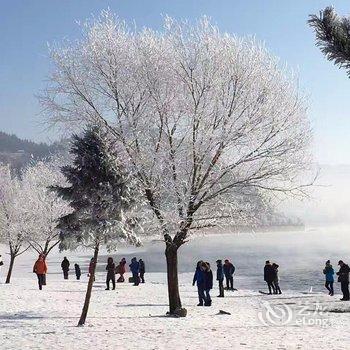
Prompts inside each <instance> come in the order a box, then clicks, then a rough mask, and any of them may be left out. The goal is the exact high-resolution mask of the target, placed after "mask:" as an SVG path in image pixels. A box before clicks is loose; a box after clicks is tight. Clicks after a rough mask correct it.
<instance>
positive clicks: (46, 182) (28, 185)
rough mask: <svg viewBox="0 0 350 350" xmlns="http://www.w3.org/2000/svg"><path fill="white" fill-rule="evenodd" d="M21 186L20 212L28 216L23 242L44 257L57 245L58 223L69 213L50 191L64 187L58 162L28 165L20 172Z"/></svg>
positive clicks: (66, 206) (63, 201) (64, 204)
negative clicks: (21, 200)
mask: <svg viewBox="0 0 350 350" xmlns="http://www.w3.org/2000/svg"><path fill="white" fill-rule="evenodd" d="M21 182H22V191H23V192H24V193H25V198H24V200H23V203H22V210H25V211H26V212H27V213H30V215H29V219H28V220H27V225H26V226H27V235H26V241H27V242H28V243H29V245H30V246H31V247H32V248H33V249H34V250H35V251H36V252H37V253H39V254H44V256H45V257H46V256H47V255H48V254H49V253H50V251H51V250H52V249H53V248H54V247H56V246H57V245H58V244H59V242H60V238H59V234H60V230H59V229H58V228H57V224H58V219H59V218H60V217H62V216H64V215H66V214H68V213H70V212H71V208H70V206H69V204H68V202H66V201H65V200H63V199H62V198H61V197H59V196H58V195H57V193H56V192H54V191H52V190H51V189H50V187H52V186H60V185H65V184H66V180H65V177H64V176H63V174H62V173H61V170H60V161H59V159H55V158H54V159H51V160H47V161H39V162H35V163H32V164H30V165H29V166H27V167H26V168H25V169H24V171H23V173H22V181H21Z"/></svg>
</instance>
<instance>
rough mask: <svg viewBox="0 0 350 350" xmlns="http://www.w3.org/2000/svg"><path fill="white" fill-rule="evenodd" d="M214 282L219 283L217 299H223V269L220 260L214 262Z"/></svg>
mask: <svg viewBox="0 0 350 350" xmlns="http://www.w3.org/2000/svg"><path fill="white" fill-rule="evenodd" d="M216 280H217V281H218V282H219V295H218V298H223V297H224V269H223V266H222V260H216Z"/></svg>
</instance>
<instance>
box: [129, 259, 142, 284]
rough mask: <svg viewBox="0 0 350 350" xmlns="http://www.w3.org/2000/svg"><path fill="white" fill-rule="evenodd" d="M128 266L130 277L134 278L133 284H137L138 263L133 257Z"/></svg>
mask: <svg viewBox="0 0 350 350" xmlns="http://www.w3.org/2000/svg"><path fill="white" fill-rule="evenodd" d="M129 267H130V271H131V273H132V278H133V280H134V286H138V285H139V284H140V278H139V270H140V264H139V262H138V261H137V259H136V258H135V257H134V258H132V259H131V264H130V265H129Z"/></svg>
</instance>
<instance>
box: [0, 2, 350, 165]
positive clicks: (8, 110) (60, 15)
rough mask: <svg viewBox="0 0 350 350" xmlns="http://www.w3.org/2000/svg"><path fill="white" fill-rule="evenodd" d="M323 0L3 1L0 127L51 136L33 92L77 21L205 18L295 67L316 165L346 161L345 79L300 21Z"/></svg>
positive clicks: (349, 128) (348, 105) (340, 7)
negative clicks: (104, 16)
mask: <svg viewBox="0 0 350 350" xmlns="http://www.w3.org/2000/svg"><path fill="white" fill-rule="evenodd" d="M329 1H330V0H329ZM329 1H321V0H317V1H316V0H293V1H290V0H216V1H214V0H197V1H195V0H153V1H148V0H109V1H108V0H31V1H30V0H26V1H24V0H1V2H0V130H3V131H6V132H10V133H15V134H17V135H18V136H20V137H25V138H29V139H33V140H40V141H49V140H50V139H51V140H52V139H53V138H54V137H55V134H54V132H52V131H51V132H49V133H48V132H46V131H44V128H43V126H42V125H40V121H41V119H40V117H39V116H38V114H39V111H40V108H39V105H38V102H37V99H36V97H35V94H38V93H39V92H40V90H41V89H42V88H43V87H44V85H45V78H46V77H47V75H48V73H49V71H50V62H49V60H48V57H47V43H48V42H54V41H55V42H57V41H58V42H59V41H62V40H63V39H64V38H69V39H74V38H78V37H79V35H80V30H79V27H78V25H77V24H76V21H77V20H84V19H86V18H88V17H90V16H91V14H98V13H99V12H100V11H101V10H102V9H105V8H107V7H109V8H110V9H111V10H113V12H115V13H117V14H118V15H119V16H120V17H122V18H124V19H126V20H135V21H136V23H137V24H138V26H139V27H142V26H149V27H152V28H156V29H159V28H161V25H162V17H161V15H162V14H168V15H171V16H174V17H176V18H187V19H190V20H191V19H194V18H198V17H200V16H201V15H208V16H210V17H211V18H212V20H213V22H215V23H216V24H217V25H218V26H219V28H220V29H221V30H223V31H227V32H230V33H236V34H238V35H252V34H253V35H255V36H256V38H257V39H259V40H261V41H264V42H265V44H266V46H267V47H268V48H269V49H270V51H271V52H272V53H274V54H275V55H277V56H279V57H280V58H281V60H282V61H285V62H287V63H288V64H289V66H290V67H292V68H293V69H295V70H297V71H298V72H299V76H300V86H301V87H302V89H303V91H304V92H306V93H307V95H308V96H309V106H310V108H309V116H310V119H311V121H312V125H313V129H314V132H315V140H314V153H315V158H316V159H317V160H318V161H319V162H321V163H333V164H337V163H350V152H348V150H349V149H350V137H349V134H350V118H349V113H350V79H349V78H347V76H346V72H345V71H344V70H339V69H338V68H336V67H335V66H333V64H332V63H330V62H328V61H326V59H325V58H324V56H323V55H322V54H321V52H320V51H319V49H317V48H316V47H315V43H314V35H313V33H312V31H311V29H310V28H309V27H308V26H307V24H306V21H307V17H308V15H309V14H310V13H318V11H319V10H320V9H322V8H324V7H325V6H327V5H329V4H330V3H329ZM332 5H333V6H334V7H335V8H336V10H337V11H338V12H339V13H341V14H349V13H350V2H349V1H348V0H338V1H336V0H332Z"/></svg>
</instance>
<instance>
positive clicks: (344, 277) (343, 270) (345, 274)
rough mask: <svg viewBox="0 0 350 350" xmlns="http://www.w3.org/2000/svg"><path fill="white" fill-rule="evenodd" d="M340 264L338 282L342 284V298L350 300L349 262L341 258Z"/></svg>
mask: <svg viewBox="0 0 350 350" xmlns="http://www.w3.org/2000/svg"><path fill="white" fill-rule="evenodd" d="M338 265H339V266H340V269H339V271H338V272H337V275H338V282H340V285H341V291H342V293H343V297H342V298H341V299H340V300H343V301H347V300H350V297H349V272H350V268H349V266H348V265H347V264H345V263H344V261H343V260H339V262H338Z"/></svg>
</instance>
